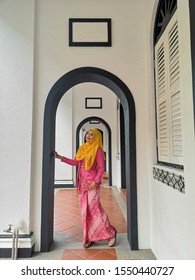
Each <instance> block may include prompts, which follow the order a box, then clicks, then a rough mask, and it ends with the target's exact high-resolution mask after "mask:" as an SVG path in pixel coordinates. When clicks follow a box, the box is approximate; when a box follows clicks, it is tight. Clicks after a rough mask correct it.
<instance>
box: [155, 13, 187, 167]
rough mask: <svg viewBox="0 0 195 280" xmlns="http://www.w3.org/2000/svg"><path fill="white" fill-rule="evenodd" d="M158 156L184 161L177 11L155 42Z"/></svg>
mask: <svg viewBox="0 0 195 280" xmlns="http://www.w3.org/2000/svg"><path fill="white" fill-rule="evenodd" d="M155 76H156V106H157V110H156V111H157V134H158V135H157V136H158V160H159V161H162V162H166V163H171V164H176V165H182V164H183V143H182V116H181V93H180V66H179V40H178V23H177V14H176V13H175V15H174V16H173V17H172V19H171V21H170V22H169V24H168V26H167V28H166V29H165V31H164V33H163V34H162V36H161V37H160V39H159V41H158V42H157V44H156V46H155Z"/></svg>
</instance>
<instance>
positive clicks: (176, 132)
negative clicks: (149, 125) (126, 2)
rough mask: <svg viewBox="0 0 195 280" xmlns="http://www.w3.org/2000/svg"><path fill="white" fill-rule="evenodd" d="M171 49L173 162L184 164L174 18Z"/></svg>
mask: <svg viewBox="0 0 195 280" xmlns="http://www.w3.org/2000/svg"><path fill="white" fill-rule="evenodd" d="M168 49H169V91H170V126H171V129H170V145H171V146H170V148H171V162H172V163H174V164H181V165H182V164H183V141H182V117H181V92H180V65H179V36H178V22H177V18H176V17H175V16H174V17H173V19H172V21H171V22H170V30H169V32H168Z"/></svg>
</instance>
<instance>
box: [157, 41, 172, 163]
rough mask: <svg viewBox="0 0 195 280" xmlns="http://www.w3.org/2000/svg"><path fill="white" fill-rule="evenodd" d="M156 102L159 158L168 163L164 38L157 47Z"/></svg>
mask: <svg viewBox="0 0 195 280" xmlns="http://www.w3.org/2000/svg"><path fill="white" fill-rule="evenodd" d="M155 61H156V66H155V69H156V102H157V130H158V131H157V133H158V158H159V160H160V161H165V162H167V161H168V160H169V158H170V145H169V127H168V104H167V102H168V96H167V93H168V91H167V77H166V68H167V66H166V56H165V44H164V42H163V38H162V37H161V40H160V41H159V42H158V45H157V46H156V59H155Z"/></svg>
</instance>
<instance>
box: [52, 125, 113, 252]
mask: <svg viewBox="0 0 195 280" xmlns="http://www.w3.org/2000/svg"><path fill="white" fill-rule="evenodd" d="M54 156H55V157H56V158H58V159H60V160H61V161H62V162H65V163H67V164H69V165H72V166H76V165H78V174H77V184H76V186H77V190H78V193H79V201H80V209H81V218H82V227H83V246H84V247H85V248H88V247H89V246H91V244H92V243H93V242H94V241H103V240H108V245H109V246H110V247H111V246H113V245H114V244H115V242H116V233H117V231H116V229H115V228H114V227H113V226H112V225H111V224H110V221H109V219H108V216H107V214H106V213H105V211H104V209H103V208H102V206H101V203H100V183H101V178H102V175H103V173H104V153H103V144H102V135H101V133H100V131H99V130H98V129H96V128H92V129H90V130H89V131H88V132H87V134H86V143H84V144H83V145H81V146H80V147H79V149H78V151H77V154H76V157H75V158H74V159H69V158H66V157H64V156H60V155H59V154H58V153H57V152H54Z"/></svg>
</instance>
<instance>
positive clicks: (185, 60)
mask: <svg viewBox="0 0 195 280" xmlns="http://www.w3.org/2000/svg"><path fill="white" fill-rule="evenodd" d="M188 12H189V11H188V1H187V0H185V1H184V0H178V18H179V19H178V24H179V30H180V32H179V40H180V44H181V48H180V53H181V67H180V69H181V75H180V76H181V94H182V117H183V135H184V172H182V171H178V170H176V169H172V168H164V167H163V169H164V170H167V171H169V172H173V173H175V174H177V173H178V174H181V175H183V176H184V179H185V184H186V191H185V194H182V193H180V192H178V191H177V190H174V189H172V188H171V187H169V186H167V185H166V184H163V183H160V182H159V181H157V180H154V179H153V177H152V169H151V170H150V174H151V176H150V177H151V178H150V180H151V248H152V250H153V252H154V253H155V255H156V257H157V258H158V259H194V258H195V253H194V248H195V238H194V236H195V224H194V223H193V222H192V221H193V217H194V213H195V204H194V198H195V188H194V182H195V174H194V170H195V160H194V159H195V143H194V122H193V105H192V104H193V101H192V76H191V62H190V59H191V57H190V37H189V36H190V34H189V21H188V20H187V19H188V18H189V14H188ZM152 24H153V23H152ZM149 33H150V36H148V38H150V42H149V44H150V46H152V38H153V28H152V27H151V30H150V31H149ZM149 53H150V54H151V55H150V59H149V61H150V60H151V61H152V57H153V53H152V52H149ZM151 66H152V65H151V64H149V71H148V72H149V73H152V67H151ZM149 77H150V78H149V80H150V81H151V84H150V85H149V92H151V94H152V95H153V91H154V87H153V83H152V75H151V74H150V76H149ZM152 95H151V96H149V101H150V112H151V115H150V120H151V121H150V131H151V136H150V143H151V145H150V150H151V151H152V150H153V155H152V157H151V159H150V160H151V163H152V162H153V164H155V163H156V152H155V129H154V127H155V123H154V102H152V99H153V97H152ZM155 166H157V167H159V168H162V167H160V166H158V165H155Z"/></svg>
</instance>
